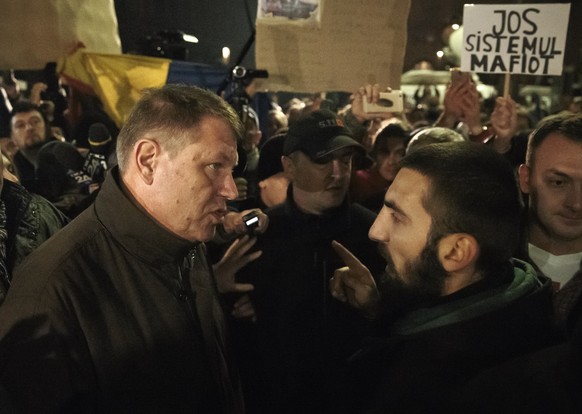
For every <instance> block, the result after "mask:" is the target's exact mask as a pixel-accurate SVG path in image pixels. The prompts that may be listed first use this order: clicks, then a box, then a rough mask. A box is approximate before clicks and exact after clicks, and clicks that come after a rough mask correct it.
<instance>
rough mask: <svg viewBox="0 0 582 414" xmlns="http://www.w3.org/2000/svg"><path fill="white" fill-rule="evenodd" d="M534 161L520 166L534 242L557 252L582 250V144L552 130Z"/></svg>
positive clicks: (537, 151)
mask: <svg viewBox="0 0 582 414" xmlns="http://www.w3.org/2000/svg"><path fill="white" fill-rule="evenodd" d="M531 164H532V165H531V166H529V167H528V166H526V165H522V166H521V167H520V169H519V179H520V187H521V190H522V191H523V192H524V193H527V194H529V209H530V217H529V238H530V242H531V243H532V244H534V245H536V246H537V247H540V248H542V249H544V250H546V251H549V252H550V253H553V254H569V253H577V252H580V251H582V143H580V142H576V141H573V140H571V139H568V138H566V137H564V136H563V135H561V134H559V133H551V134H550V135H548V136H547V137H546V138H545V139H544V141H542V143H541V144H540V146H539V147H538V149H537V150H536V152H535V154H534V159H533V160H532V162H531Z"/></svg>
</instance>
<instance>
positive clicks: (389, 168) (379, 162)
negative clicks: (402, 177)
mask: <svg viewBox="0 0 582 414" xmlns="http://www.w3.org/2000/svg"><path fill="white" fill-rule="evenodd" d="M405 151H406V146H405V145H404V140H403V139H402V138H399V137H393V138H388V139H387V140H386V145H384V146H382V148H378V151H377V153H376V168H377V169H378V172H379V173H380V175H381V176H382V177H383V178H384V179H385V180H387V181H393V180H394V177H396V173H397V172H398V163H399V162H400V160H401V159H402V158H403V157H404V153H405Z"/></svg>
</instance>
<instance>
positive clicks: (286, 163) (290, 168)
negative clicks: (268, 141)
mask: <svg viewBox="0 0 582 414" xmlns="http://www.w3.org/2000/svg"><path fill="white" fill-rule="evenodd" d="M281 164H282V165H283V172H284V173H285V176H286V177H287V178H288V179H289V181H293V178H295V163H294V162H293V160H292V159H291V157H288V156H286V155H283V156H281Z"/></svg>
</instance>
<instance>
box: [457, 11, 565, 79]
mask: <svg viewBox="0 0 582 414" xmlns="http://www.w3.org/2000/svg"><path fill="white" fill-rule="evenodd" d="M569 14H570V4H521V5H501V4H500V5H490V4H488V5H476V4H465V8H464V13H463V51H462V55H461V69H462V70H464V71H471V72H477V73H506V72H509V73H512V74H523V75H554V76H559V75H561V74H562V65H563V62H564V49H565V45H566V34H567V31H568V16H569Z"/></svg>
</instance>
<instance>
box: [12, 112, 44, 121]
mask: <svg viewBox="0 0 582 414" xmlns="http://www.w3.org/2000/svg"><path fill="white" fill-rule="evenodd" d="M33 116H37V117H39V118H42V115H41V114H40V112H38V111H36V110H32V111H27V112H17V113H15V114H14V115H13V116H12V119H13V120H18V119H28V118H31V117H33Z"/></svg>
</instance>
